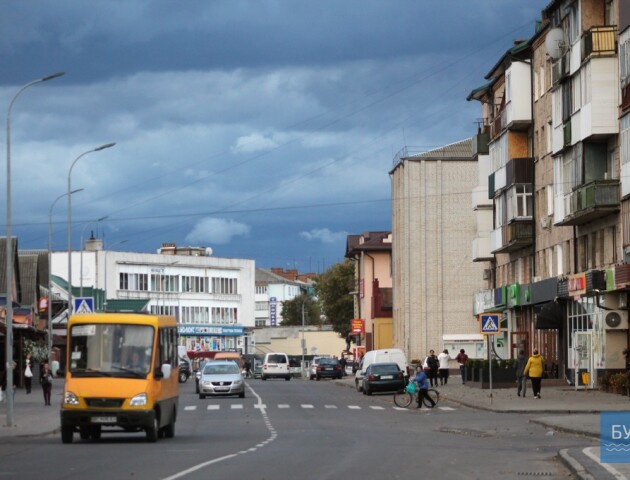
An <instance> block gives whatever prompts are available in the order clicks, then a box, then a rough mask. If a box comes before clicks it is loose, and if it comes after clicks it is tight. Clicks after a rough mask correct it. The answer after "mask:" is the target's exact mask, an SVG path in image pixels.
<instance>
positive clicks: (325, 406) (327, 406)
mask: <svg viewBox="0 0 630 480" xmlns="http://www.w3.org/2000/svg"><path fill="white" fill-rule="evenodd" d="M324 408H337V405H324Z"/></svg>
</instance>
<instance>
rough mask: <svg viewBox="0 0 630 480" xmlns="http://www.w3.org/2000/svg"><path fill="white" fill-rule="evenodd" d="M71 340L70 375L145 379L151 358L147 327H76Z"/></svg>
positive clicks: (96, 325)
mask: <svg viewBox="0 0 630 480" xmlns="http://www.w3.org/2000/svg"><path fill="white" fill-rule="evenodd" d="M69 336H70V353H69V360H70V373H71V374H72V375H73V376H75V377H131V378H146V376H147V375H148V373H149V370H150V368H151V359H152V357H153V337H154V329H153V327H151V326H149V325H129V324H99V323H89V324H79V325H73V326H72V329H71V330H70V332H69Z"/></svg>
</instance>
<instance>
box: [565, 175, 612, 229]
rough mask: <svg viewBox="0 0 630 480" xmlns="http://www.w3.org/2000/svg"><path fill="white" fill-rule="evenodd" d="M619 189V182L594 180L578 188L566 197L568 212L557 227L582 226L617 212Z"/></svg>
mask: <svg viewBox="0 0 630 480" xmlns="http://www.w3.org/2000/svg"><path fill="white" fill-rule="evenodd" d="M619 189H620V185H619V180H595V181H593V182H590V183H587V184H585V185H581V186H579V187H578V188H576V189H575V190H574V191H573V192H571V193H570V194H569V195H568V197H567V202H565V203H566V205H567V210H568V211H567V212H566V216H565V217H564V219H563V220H562V221H561V222H558V225H583V224H585V223H588V222H590V221H592V220H595V219H598V218H601V217H604V216H606V215H610V214H611V213H615V212H618V211H619V209H620V195H619Z"/></svg>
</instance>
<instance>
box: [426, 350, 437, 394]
mask: <svg viewBox="0 0 630 480" xmlns="http://www.w3.org/2000/svg"><path fill="white" fill-rule="evenodd" d="M439 367H440V362H439V360H438V357H436V356H435V352H434V351H433V350H429V355H428V356H427V358H425V359H424V370H425V373H426V374H427V377H428V378H429V383H430V384H431V386H432V387H437V383H438V368H439Z"/></svg>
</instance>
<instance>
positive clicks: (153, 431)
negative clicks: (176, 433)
mask: <svg viewBox="0 0 630 480" xmlns="http://www.w3.org/2000/svg"><path fill="white" fill-rule="evenodd" d="M159 429H160V419H159V418H157V416H156V417H155V418H154V419H153V425H151V426H150V427H148V428H147V430H146V435H147V442H149V443H155V442H157V439H158V431H159Z"/></svg>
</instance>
